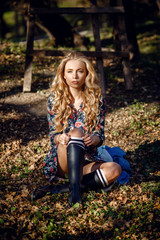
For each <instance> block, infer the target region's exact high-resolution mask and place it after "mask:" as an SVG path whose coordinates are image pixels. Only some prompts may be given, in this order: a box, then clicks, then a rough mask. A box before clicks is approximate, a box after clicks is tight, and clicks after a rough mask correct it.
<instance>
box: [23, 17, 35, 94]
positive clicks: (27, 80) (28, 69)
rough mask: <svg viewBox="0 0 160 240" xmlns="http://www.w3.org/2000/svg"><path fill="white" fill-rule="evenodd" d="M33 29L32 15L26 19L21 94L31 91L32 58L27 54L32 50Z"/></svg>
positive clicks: (33, 18)
mask: <svg viewBox="0 0 160 240" xmlns="http://www.w3.org/2000/svg"><path fill="white" fill-rule="evenodd" d="M34 28H35V17H34V15H30V14H29V16H28V19H27V50H26V62H25V73H24V82H23V92H30V91H31V83H32V60H33V56H30V55H29V52H30V51H32V50H33V42H34Z"/></svg>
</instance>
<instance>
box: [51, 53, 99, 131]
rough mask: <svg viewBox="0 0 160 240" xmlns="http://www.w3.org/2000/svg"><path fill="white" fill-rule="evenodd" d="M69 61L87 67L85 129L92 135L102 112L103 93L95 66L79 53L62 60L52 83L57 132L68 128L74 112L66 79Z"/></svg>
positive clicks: (84, 104)
mask: <svg viewBox="0 0 160 240" xmlns="http://www.w3.org/2000/svg"><path fill="white" fill-rule="evenodd" d="M69 60H79V61H82V62H83V63H84V64H85V66H86V70H87V76H86V79H85V83H84V86H83V91H82V98H83V111H84V113H85V117H86V118H85V123H84V124H85V128H86V129H87V131H88V132H89V133H91V132H92V130H93V129H94V130H96V129H97V116H98V114H99V112H100V104H102V97H101V96H102V91H101V87H100V82H99V80H98V77H97V74H96V72H95V70H94V68H93V65H92V64H91V62H90V61H89V60H88V58H87V57H86V56H84V55H82V54H81V53H78V52H71V53H69V54H68V55H66V56H65V57H64V58H63V59H62V61H61V63H60V65H59V66H58V69H57V74H56V76H55V78H54V80H53V83H52V90H53V95H54V105H53V109H54V112H55V118H54V121H55V126H56V131H55V132H60V131H64V130H65V129H66V128H67V126H68V119H69V117H70V115H71V112H72V109H71V106H70V103H71V102H72V101H73V98H72V95H71V93H70V91H69V87H68V85H67V84H66V81H65V79H64V69H65V65H66V63H67V62H68V61H69ZM62 123H63V124H62Z"/></svg>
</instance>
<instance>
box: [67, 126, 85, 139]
mask: <svg viewBox="0 0 160 240" xmlns="http://www.w3.org/2000/svg"><path fill="white" fill-rule="evenodd" d="M68 135H70V136H71V137H79V138H81V137H83V136H84V133H83V131H82V130H81V129H79V128H74V129H73V130H71V131H70V132H69V133H68Z"/></svg>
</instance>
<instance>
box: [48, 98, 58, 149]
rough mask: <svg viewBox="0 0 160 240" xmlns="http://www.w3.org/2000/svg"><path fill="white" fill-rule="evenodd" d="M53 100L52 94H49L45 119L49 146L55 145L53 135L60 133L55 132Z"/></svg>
mask: <svg viewBox="0 0 160 240" xmlns="http://www.w3.org/2000/svg"><path fill="white" fill-rule="evenodd" d="M53 101H54V98H53V95H51V96H50V97H49V99H48V109H47V119H48V123H49V137H50V143H51V146H52V145H55V142H54V137H55V136H56V135H58V134H60V132H56V133H55V130H56V127H55V122H54V118H55V112H54V109H53Z"/></svg>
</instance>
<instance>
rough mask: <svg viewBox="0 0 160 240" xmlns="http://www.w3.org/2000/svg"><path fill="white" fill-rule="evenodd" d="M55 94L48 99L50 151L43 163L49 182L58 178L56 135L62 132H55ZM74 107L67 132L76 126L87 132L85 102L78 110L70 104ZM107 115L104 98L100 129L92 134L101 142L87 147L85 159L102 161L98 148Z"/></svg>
mask: <svg viewBox="0 0 160 240" xmlns="http://www.w3.org/2000/svg"><path fill="white" fill-rule="evenodd" d="M53 102H54V96H53V94H52V95H51V96H50V97H49V99H48V115H47V117H48V122H49V137H50V151H49V152H48V154H47V156H46V158H45V160H44V164H43V172H44V175H45V176H46V178H47V179H48V181H49V182H51V181H53V180H54V179H56V173H57V147H58V145H56V144H55V142H54V137H55V136H56V135H57V134H60V133H62V132H56V133H54V132H55V122H54V118H55V111H54V109H53ZM70 107H71V109H72V113H71V115H70V117H69V120H68V127H67V128H66V129H65V133H68V132H69V131H70V130H72V129H74V128H79V129H82V131H83V132H84V134H85V133H87V129H86V128H85V125H84V120H85V113H84V111H83V103H81V105H80V107H79V109H78V110H76V109H75V108H74V107H73V105H72V104H70ZM105 115H106V103H105V100H104V99H102V104H101V106H100V114H99V116H98V121H97V122H98V130H93V132H92V134H93V135H97V136H98V137H99V138H100V142H99V144H98V145H97V146H96V147H93V146H89V147H86V154H85V159H86V160H89V161H100V160H101V159H100V158H99V157H98V153H97V148H98V147H100V146H101V145H102V143H103V141H104V124H105Z"/></svg>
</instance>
